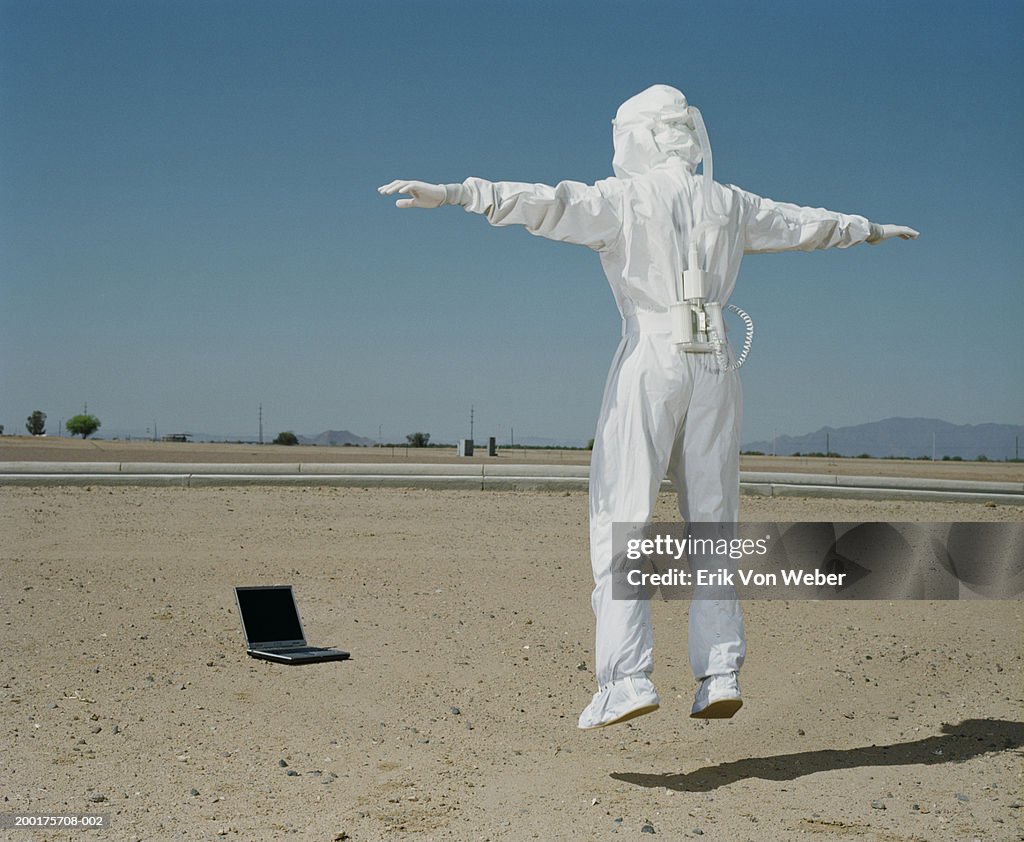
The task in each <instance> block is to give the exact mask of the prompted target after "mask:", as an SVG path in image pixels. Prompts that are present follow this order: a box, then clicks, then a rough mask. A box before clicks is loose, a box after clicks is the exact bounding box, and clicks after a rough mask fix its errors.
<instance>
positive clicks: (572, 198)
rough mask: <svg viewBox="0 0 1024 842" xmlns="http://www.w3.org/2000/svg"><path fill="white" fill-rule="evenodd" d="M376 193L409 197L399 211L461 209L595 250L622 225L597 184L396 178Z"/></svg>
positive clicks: (613, 202)
mask: <svg viewBox="0 0 1024 842" xmlns="http://www.w3.org/2000/svg"><path fill="white" fill-rule="evenodd" d="M378 192H380V193H381V194H382V195H385V196H393V195H395V194H397V193H404V194H407V195H408V196H409V197H410V198H408V199H399V200H398V201H396V202H395V204H396V205H397V206H398V207H400V208H436V207H440V206H441V205H445V204H447V205H461V206H462V207H464V208H465V209H466V210H467V211H470V212H472V213H479V214H482V215H484V216H486V217H487V221H488V222H490V223H491V225H498V226H501V225H522V226H523V227H525V228H526V230H527V231H529V232H530V233H531V234H536V235H537V236H539V237H547V238H548V239H550V240H561V241H564V242H568V243H577V244H579V245H585V246H589V247H590V248H592V249H597V250H601V249H604V248H606V247H608V246H609V245H611V244H612V242H614V240H615V239H616V238H617V237H618V235H619V232H620V230H621V227H622V223H621V217H620V214H619V212H618V203H617V201H616V199H615V197H614V196H612V195H610V194H609V193H608V192H606V191H605V190H604V189H602V188H601V186H600V185H593V186H591V185H586V184H581V183H579V182H576V181H563V182H561V183H559V184H558V185H556V186H555V187H551V186H549V185H547V184H524V183H519V182H514V181H486V180H484V179H482V178H467V179H466V180H465V181H464V182H462V183H461V184H428V183H426V182H422V181H409V180H401V179H399V180H397V181H392V182H391V183H389V184H385V185H384V186H383V187H379V188H378Z"/></svg>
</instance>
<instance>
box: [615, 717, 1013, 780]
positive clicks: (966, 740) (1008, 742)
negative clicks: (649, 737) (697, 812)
mask: <svg viewBox="0 0 1024 842" xmlns="http://www.w3.org/2000/svg"><path fill="white" fill-rule="evenodd" d="M942 733H943V734H944V736H941V737H926V738H925V739H923V740H916V741H914V742H912V743H896V744H894V745H888V746H864V747H862V748H847V749H824V750H822V751H801V752H797V753H796V754H776V755H772V756H770V757H751V758H747V759H745V760H734V761H732V762H731V763H720V764H718V765H717V766H704V767H703V768H701V769H695V770H694V771H693V772H687V773H685V774H665V775H649V774H641V773H636V772H613V773H612V774H611V777H613V778H615V780H618V781H623V782H624V783H628V784H635V785H636V786H646V787H658V788H661V789H675V790H679V791H680V792H710V791H711V790H713V789H717V788H718V787H720V786H727V785H728V784H732V783H736V781H742V780H744V779H746V778H764V779H765V780H770V781H791V780H793V779H795V778H800V777H803V776H804V775H813V774H815V773H816V772H828V771H831V770H836V769H854V768H857V767H860V766H911V765H915V764H922V765H931V764H935V763H962V762H964V761H965V760H969V759H971V758H972V757H977V756H978V755H981V754H988V753H989V752H996V751H1010V750H1012V749H1019V748H1020V747H1021V746H1024V723H1021V722H1007V721H1005V720H1002V719H967V720H964V721H963V722H961V723H960V724H959V725H947V724H943V726H942Z"/></svg>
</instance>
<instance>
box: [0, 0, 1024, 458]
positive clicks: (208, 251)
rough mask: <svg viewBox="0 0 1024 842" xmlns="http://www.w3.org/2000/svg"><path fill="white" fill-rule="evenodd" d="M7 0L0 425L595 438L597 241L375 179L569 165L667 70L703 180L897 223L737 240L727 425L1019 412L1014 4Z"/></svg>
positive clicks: (560, 171) (601, 283)
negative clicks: (903, 234) (706, 147)
mask: <svg viewBox="0 0 1024 842" xmlns="http://www.w3.org/2000/svg"><path fill="white" fill-rule="evenodd" d="M965 8H966V7H964V6H963V5H962V4H954V3H937V2H930V3H922V2H913V1H912V0H911V2H901V3H879V2H864V3H859V4H856V5H855V6H850V5H849V4H827V3H821V4H818V3H810V2H773V3H771V4H755V3H740V2H736V3H729V2H725V3H707V2H703V3H687V2H672V3H669V2H664V3H654V2H648V3H645V2H640V3H632V4H627V3H608V2H592V1H591V2H585V3H577V2H562V3H551V2H502V3H499V2H310V1H309V0H287V2H284V0H281V2H263V1H261V0H249V1H248V2H218V0H212V2H211V0H203V2H191V0H180V1H179V2H166V0H147V2H107V0H85V2H60V1H59V0H48V2H45V3H40V2H34V0H33V1H32V2H22V1H21V0H18V1H17V2H16V1H15V0H0V424H3V425H4V426H5V427H6V430H7V432H24V421H25V418H26V416H27V415H28V414H29V413H30V412H31V411H32V410H34V409H42V410H43V411H45V412H46V413H47V414H48V416H49V421H50V423H49V428H50V431H51V432H54V431H56V428H57V424H58V422H59V420H60V419H62V418H67V417H69V416H70V415H72V414H74V413H76V412H79V411H80V410H81V408H82V407H83V405H84V404H86V403H88V407H89V411H90V412H93V413H95V414H96V415H98V416H99V417H100V418H101V419H102V421H103V424H104V427H103V430H101V433H108V434H113V433H116V432H120V433H122V434H123V433H133V434H135V435H142V434H144V433H145V431H146V428H147V427H151V425H152V424H153V423H154V421H155V422H156V423H157V424H158V426H159V429H160V432H161V433H164V432H177V431H191V432H206V433H214V434H225V435H245V436H253V437H254V436H255V435H256V430H257V407H258V406H259V405H260V404H262V405H263V417H264V429H265V431H266V433H267V435H268V436H272V435H274V434H276V433H277V432H278V431H281V430H295V431H296V432H300V433H316V432H319V431H321V430H324V429H328V428H333V429H342V428H347V429H350V430H352V431H353V432H356V433H358V434H361V435H365V436H368V437H371V438H375V437H376V436H377V433H378V429H382V432H383V437H384V438H385V439H386V440H391V441H396V440H397V441H401V440H403V439H404V436H405V434H406V433H408V432H412V431H414V430H423V431H429V432H431V433H432V434H433V436H434V438H435V439H441V440H448V441H453V440H454V439H455V438H457V437H458V436H461V435H466V434H467V433H468V416H469V408H470V406H471V405H473V406H475V411H476V426H475V432H476V434H477V437H478V438H480V437H483V436H487V435H496V436H498V437H499V440H500V441H505V440H507V438H508V436H509V432H510V429H512V428H514V429H515V436H516V439H522V438H524V437H528V436H539V437H550V438H557V439H563V440H577V441H585V440H586V439H587V438H589V437H590V436H591V435H592V434H593V427H594V422H595V420H596V416H597V411H598V408H599V403H600V397H601V389H602V387H603V384H604V379H605V374H606V371H607V367H608V364H609V362H610V361H611V358H612V356H613V353H614V350H615V346H616V344H617V341H618V335H619V327H618V315H617V313H616V311H615V307H614V303H613V300H612V297H611V294H610V292H609V291H608V287H607V283H606V281H605V279H604V276H603V274H602V272H601V268H600V265H599V262H598V259H597V256H596V255H595V254H593V253H592V252H590V251H588V250H587V249H585V248H579V247H573V246H568V245H565V244H561V243H550V242H546V241H543V240H541V239H539V238H535V237H531V236H530V235H528V234H526V233H525V232H523V231H518V230H508V229H502V230H499V229H492V228H491V227H490V226H488V225H487V223H486V221H485V220H483V219H482V218H479V217H475V216H471V215H468V214H466V213H464V212H463V211H461V210H460V209H458V208H442V209H440V210H437V211H399V210H397V209H395V208H394V206H393V201H392V200H390V199H387V198H382V197H380V196H378V195H377V193H376V192H375V188H376V187H377V186H378V185H379V184H383V183H385V182H387V181H390V180H391V179H393V178H419V179H424V180H429V181H441V182H443V181H456V180H461V179H462V178H464V177H466V176H469V175H475V176H480V177H484V178H490V179H494V180H499V179H509V180H517V181H539V182H548V183H555V182H557V181H559V180H561V179H574V180H579V181H585V182H592V181H594V180H597V179H599V178H604V177H606V176H608V175H610V173H611V126H610V120H611V118H612V116H613V115H614V112H615V109H616V107H617V106H618V105H619V103H620V102H622V101H623V100H624V99H626V98H627V97H629V96H631V95H632V94H634V93H636V92H637V91H639V90H641V89H643V88H645V87H647V86H648V85H650V84H652V83H655V82H665V83H668V84H673V85H675V86H676V87H679V88H680V89H681V90H683V91H684V92H685V93H686V94H687V96H688V97H689V99H690V101H691V102H693V103H694V104H695V105H697V106H699V107H700V108H701V110H702V112H703V113H704V116H705V119H706V121H707V124H708V130H709V133H710V135H711V140H712V145H713V148H714V153H715V174H716V176H717V177H718V179H719V180H721V181H727V182H732V183H735V184H738V185H740V186H742V187H744V188H746V189H748V190H751V191H753V192H755V193H759V194H761V195H765V196H770V197H772V198H775V199H779V200H785V201H792V202H797V203H800V204H808V205H816V206H824V207H829V208H832V209H834V210H842V211H846V212H850V213H861V214H863V215H865V216H867V217H869V218H870V219H872V220H875V221H878V222H893V223H899V224H905V225H911V226H913V227H915V228H918V229H919V230H920V231H921V238H920V239H919V240H917V241H916V242H910V243H906V242H902V241H899V242H889V243H884V244H882V245H880V246H877V247H868V246H860V247H856V248H854V249H851V250H847V251H832V252H820V253H814V254H803V253H801V254H792V255H758V256H752V257H750V258H748V259H747V260H746V261H745V263H744V268H743V271H742V273H741V276H740V280H739V283H738V285H737V289H736V292H735V294H734V296H733V302H734V303H736V304H738V305H740V306H741V307H743V308H744V309H746V310H748V311H749V312H750V313H751V314H752V315H753V317H754V319H755V322H756V325H757V336H756V337H755V344H754V349H753V351H752V354H751V359H750V361H749V362H748V363H747V365H746V366H745V367H744V370H743V375H744V387H745V431H744V440H745V441H751V440H754V439H757V438H764V437H769V436H771V435H772V432H773V431H777V432H779V433H780V434H781V433H793V434H796V433H803V432H807V431H810V430H814V429H817V428H818V427H820V426H822V425H825V424H830V425H833V426H842V425H845V424H856V423H861V422H866V421H873V420H878V419H880V418H884V417H888V416H890V415H901V416H931V417H940V418H943V419H945V420H948V421H952V422H955V423H981V422H1001V423H1021V421H1022V419H1024V389H1022V377H1021V359H1022V342H1021V338H1020V337H1021V324H1022V322H1024V291H1022V280H1024V272H1022V268H1021V267H1022V265H1024V236H1022V235H1021V230H1020V229H1021V218H1022V212H1021V209H1020V202H1021V198H1020V197H1021V196H1022V194H1024V152H1022V148H1024V147H1022V142H1021V137H1022V136H1024V131H1022V130H1024V107H1022V106H1024V102H1022V99H1024V94H1022V90H1024V85H1022V83H1024V49H1022V47H1021V44H1022V43H1024V4H1022V3H1020V2H1003V3H1000V2H986V3H981V4H977V5H976V6H974V7H972V8H971V10H970V11H965Z"/></svg>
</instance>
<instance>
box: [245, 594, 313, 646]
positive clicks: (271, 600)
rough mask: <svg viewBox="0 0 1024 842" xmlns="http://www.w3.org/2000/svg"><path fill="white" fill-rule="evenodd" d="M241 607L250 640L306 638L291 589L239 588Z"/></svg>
mask: <svg viewBox="0 0 1024 842" xmlns="http://www.w3.org/2000/svg"><path fill="white" fill-rule="evenodd" d="M238 606H239V608H240V610H241V612H242V624H243V625H244V626H245V636H246V637H247V638H248V640H249V642H250V643H266V642H270V641H273V640H302V639H303V634H302V625H301V624H300V623H299V614H298V611H296V610H295V600H294V599H293V598H292V592H291V588H239V589H238Z"/></svg>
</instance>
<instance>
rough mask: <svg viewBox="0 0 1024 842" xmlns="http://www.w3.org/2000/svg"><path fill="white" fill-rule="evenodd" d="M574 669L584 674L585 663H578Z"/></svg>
mask: <svg viewBox="0 0 1024 842" xmlns="http://www.w3.org/2000/svg"><path fill="white" fill-rule="evenodd" d="M576 669H578V670H579V671H580V672H586V671H587V665H586V662H584V661H580V662H579V663H578V664H576Z"/></svg>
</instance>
